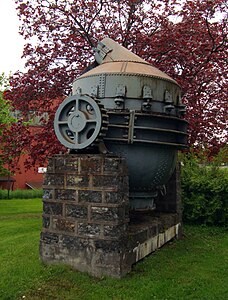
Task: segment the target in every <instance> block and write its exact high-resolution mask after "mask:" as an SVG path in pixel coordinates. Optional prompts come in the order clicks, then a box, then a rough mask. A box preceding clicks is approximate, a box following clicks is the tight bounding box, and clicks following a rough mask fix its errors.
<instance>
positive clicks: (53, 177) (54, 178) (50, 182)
mask: <svg viewBox="0 0 228 300" xmlns="http://www.w3.org/2000/svg"><path fill="white" fill-rule="evenodd" d="M63 185H64V176H63V175H62V174H49V173H46V175H45V177H44V186H63Z"/></svg>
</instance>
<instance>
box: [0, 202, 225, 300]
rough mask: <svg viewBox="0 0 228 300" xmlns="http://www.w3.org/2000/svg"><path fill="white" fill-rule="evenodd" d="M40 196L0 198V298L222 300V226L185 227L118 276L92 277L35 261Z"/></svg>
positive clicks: (39, 227)
mask: <svg viewBox="0 0 228 300" xmlns="http://www.w3.org/2000/svg"><path fill="white" fill-rule="evenodd" d="M41 210H42V203H41V200H40V199H32V200H0V299H1V300H5V299H9V300H13V299H29V300H30V299H47V300H49V299H61V300H65V299H72V300H75V299H80V300H83V299H88V300H94V299H95V300H96V299H99V300H103V299H104V300H105V299H137V300H138V299H142V300H147V299H148V300H149V299H162V300H165V299H173V300H174V299H175V300H179V299H183V300H185V299H194V300H198V299H199V300H204V299H205V300H215V299H218V300H222V299H224V300H227V299H228V263H227V259H228V236H227V234H226V231H225V229H224V228H215V227H213V228H212V227H200V226H185V237H184V239H183V240H179V241H174V242H172V243H169V244H168V245H165V246H164V247H163V248H162V249H161V250H158V251H157V252H155V253H154V254H152V255H150V256H148V257H146V258H145V259H144V260H142V261H141V262H139V263H138V264H136V265H135V266H134V268H133V271H132V272H131V273H130V274H129V275H127V276H126V277H125V278H124V279H112V278H106V277H105V278H101V279H97V278H93V277H91V276H89V275H88V274H83V273H79V272H77V271H73V270H72V269H70V268H68V267H64V266H46V265H43V264H42V263H41V262H40V260H39V252H38V247H39V235H40V230H41Z"/></svg>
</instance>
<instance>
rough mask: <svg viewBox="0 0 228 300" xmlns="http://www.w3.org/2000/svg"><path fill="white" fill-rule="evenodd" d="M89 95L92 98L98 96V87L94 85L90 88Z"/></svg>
mask: <svg viewBox="0 0 228 300" xmlns="http://www.w3.org/2000/svg"><path fill="white" fill-rule="evenodd" d="M90 95H91V96H94V97H97V96H98V86H97V85H94V86H92V87H91V92H90Z"/></svg>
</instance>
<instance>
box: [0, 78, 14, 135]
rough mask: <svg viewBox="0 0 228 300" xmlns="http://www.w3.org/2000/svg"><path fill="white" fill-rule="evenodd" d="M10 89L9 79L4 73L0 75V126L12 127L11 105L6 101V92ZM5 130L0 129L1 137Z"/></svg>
mask: <svg viewBox="0 0 228 300" xmlns="http://www.w3.org/2000/svg"><path fill="white" fill-rule="evenodd" d="M8 88H9V86H8V79H7V77H6V76H5V75H4V73H2V74H0V124H1V125H3V124H6V125H10V124H11V123H12V122H13V121H14V118H13V117H12V116H11V105H10V103H9V101H7V100H6V99H4V91H5V90H7V89H8ZM2 130H3V128H2V127H0V135H1V134H2Z"/></svg>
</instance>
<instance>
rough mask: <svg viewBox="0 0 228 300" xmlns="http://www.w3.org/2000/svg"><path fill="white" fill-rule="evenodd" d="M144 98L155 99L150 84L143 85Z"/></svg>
mask: <svg viewBox="0 0 228 300" xmlns="http://www.w3.org/2000/svg"><path fill="white" fill-rule="evenodd" d="M143 99H151V100H152V99H153V92H152V89H151V87H150V86H149V85H144V87H143Z"/></svg>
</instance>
